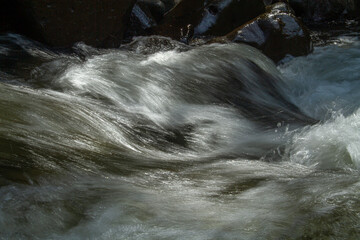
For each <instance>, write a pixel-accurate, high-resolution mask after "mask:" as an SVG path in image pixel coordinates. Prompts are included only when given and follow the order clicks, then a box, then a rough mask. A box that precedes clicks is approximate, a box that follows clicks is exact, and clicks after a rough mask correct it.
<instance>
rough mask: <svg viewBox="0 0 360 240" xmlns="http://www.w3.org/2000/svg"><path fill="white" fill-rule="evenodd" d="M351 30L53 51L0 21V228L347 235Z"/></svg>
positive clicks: (198, 235)
mask: <svg viewBox="0 0 360 240" xmlns="http://www.w3.org/2000/svg"><path fill="white" fill-rule="evenodd" d="M359 79H360V41H359V38H358V37H357V36H354V35H351V36H350V35H341V36H339V37H336V39H335V40H334V41H331V42H329V43H327V44H324V45H322V46H319V47H317V48H316V49H315V52H314V53H313V54H311V55H309V56H307V57H299V58H293V59H290V58H289V59H287V60H286V61H284V63H283V64H282V65H280V66H278V67H276V66H275V65H273V63H272V62H271V61H270V60H269V59H267V58H266V57H265V56H263V55H262V54H261V53H259V52H258V51H257V50H255V49H253V48H251V47H248V46H245V45H240V44H228V45H216V44H214V45H208V46H200V47H189V46H186V45H182V44H180V43H177V42H173V41H170V40H168V39H165V38H158V37H150V38H139V39H137V40H136V41H135V42H133V43H131V44H129V45H125V46H123V47H121V48H120V49H117V50H98V49H93V48H90V47H88V46H85V45H82V44H78V45H76V46H74V49H73V51H72V52H69V53H64V52H56V51H54V50H49V49H46V48H45V47H44V46H41V45H39V44H36V43H33V42H31V41H29V40H27V39H25V38H23V37H21V36H17V35H2V36H0V186H1V187H0V233H1V234H0V238H3V239H358V238H359V236H360V230H359V229H360V228H359V224H360V214H359V212H360V211H359V210H360V200H359V199H360V198H359V197H360V181H359V176H360V175H359V168H360V134H359V127H360V110H359V106H360V101H359V100H360V91H359V90H360V81H359Z"/></svg>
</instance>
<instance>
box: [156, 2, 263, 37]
mask: <svg viewBox="0 0 360 240" xmlns="http://www.w3.org/2000/svg"><path fill="white" fill-rule="evenodd" d="M264 11H265V3H264V1H263V0H182V1H181V2H179V3H178V4H177V5H176V6H175V7H174V8H173V9H172V10H171V11H170V12H168V13H167V14H166V15H165V16H164V19H163V21H162V24H161V25H159V26H158V27H156V28H154V33H155V34H158V35H162V36H167V37H171V38H173V39H176V40H179V39H180V38H181V32H180V29H181V28H186V27H187V26H188V25H189V24H191V25H192V26H193V27H194V36H202V35H211V36H222V35H224V34H226V33H228V32H230V31H231V30H233V29H234V28H236V27H238V26H240V25H242V24H244V23H246V22H247V21H249V20H251V19H253V18H255V17H257V16H258V15H260V14H262V13H263V12H264Z"/></svg>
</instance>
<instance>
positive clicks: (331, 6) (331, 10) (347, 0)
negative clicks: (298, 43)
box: [289, 0, 360, 24]
mask: <svg viewBox="0 0 360 240" xmlns="http://www.w3.org/2000/svg"><path fill="white" fill-rule="evenodd" d="M289 3H290V5H291V7H293V8H294V10H295V12H296V14H297V16H299V17H301V18H302V19H303V20H304V21H305V22H307V23H309V24H312V23H315V24H316V23H321V22H326V21H332V20H341V19H342V18H358V17H360V0H289Z"/></svg>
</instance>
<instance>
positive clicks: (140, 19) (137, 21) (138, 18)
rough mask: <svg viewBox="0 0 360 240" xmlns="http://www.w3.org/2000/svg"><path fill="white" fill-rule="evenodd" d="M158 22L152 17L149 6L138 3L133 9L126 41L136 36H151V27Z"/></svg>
mask: <svg viewBox="0 0 360 240" xmlns="http://www.w3.org/2000/svg"><path fill="white" fill-rule="evenodd" d="M156 24H157V22H156V19H155V17H154V16H153V15H152V13H151V11H150V9H149V8H148V5H146V4H144V3H142V2H137V3H136V4H135V5H134V8H133V9H132V12H131V16H130V21H129V26H128V28H127V30H126V33H125V39H127V40H131V39H132V38H133V37H135V36H146V35H150V34H151V30H150V29H151V27H154V26H156Z"/></svg>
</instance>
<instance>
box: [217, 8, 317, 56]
mask: <svg viewBox="0 0 360 240" xmlns="http://www.w3.org/2000/svg"><path fill="white" fill-rule="evenodd" d="M224 40H227V41H232V42H238V43H247V44H249V45H251V46H253V47H256V48H258V49H260V50H261V51H262V52H263V53H264V54H265V55H267V56H268V57H270V58H271V59H272V60H274V62H278V61H280V60H281V59H283V58H284V57H285V56H286V55H288V54H290V55H292V56H302V55H307V54H308V53H310V52H311V51H312V50H313V47H312V42H311V38H310V34H309V32H308V30H307V28H306V27H305V26H304V25H303V24H302V23H301V22H300V21H299V20H298V19H297V18H296V17H295V16H294V14H293V10H292V9H291V8H290V7H289V5H288V4H286V3H276V4H273V5H271V6H269V7H268V10H267V12H266V13H264V14H262V15H260V16H259V17H257V18H256V19H254V20H253V21H251V22H248V23H246V24H244V25H242V26H241V27H239V28H237V29H236V30H234V31H233V32H231V33H229V34H227V35H226V36H225V38H221V39H218V40H217V41H218V42H219V41H224Z"/></svg>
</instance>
